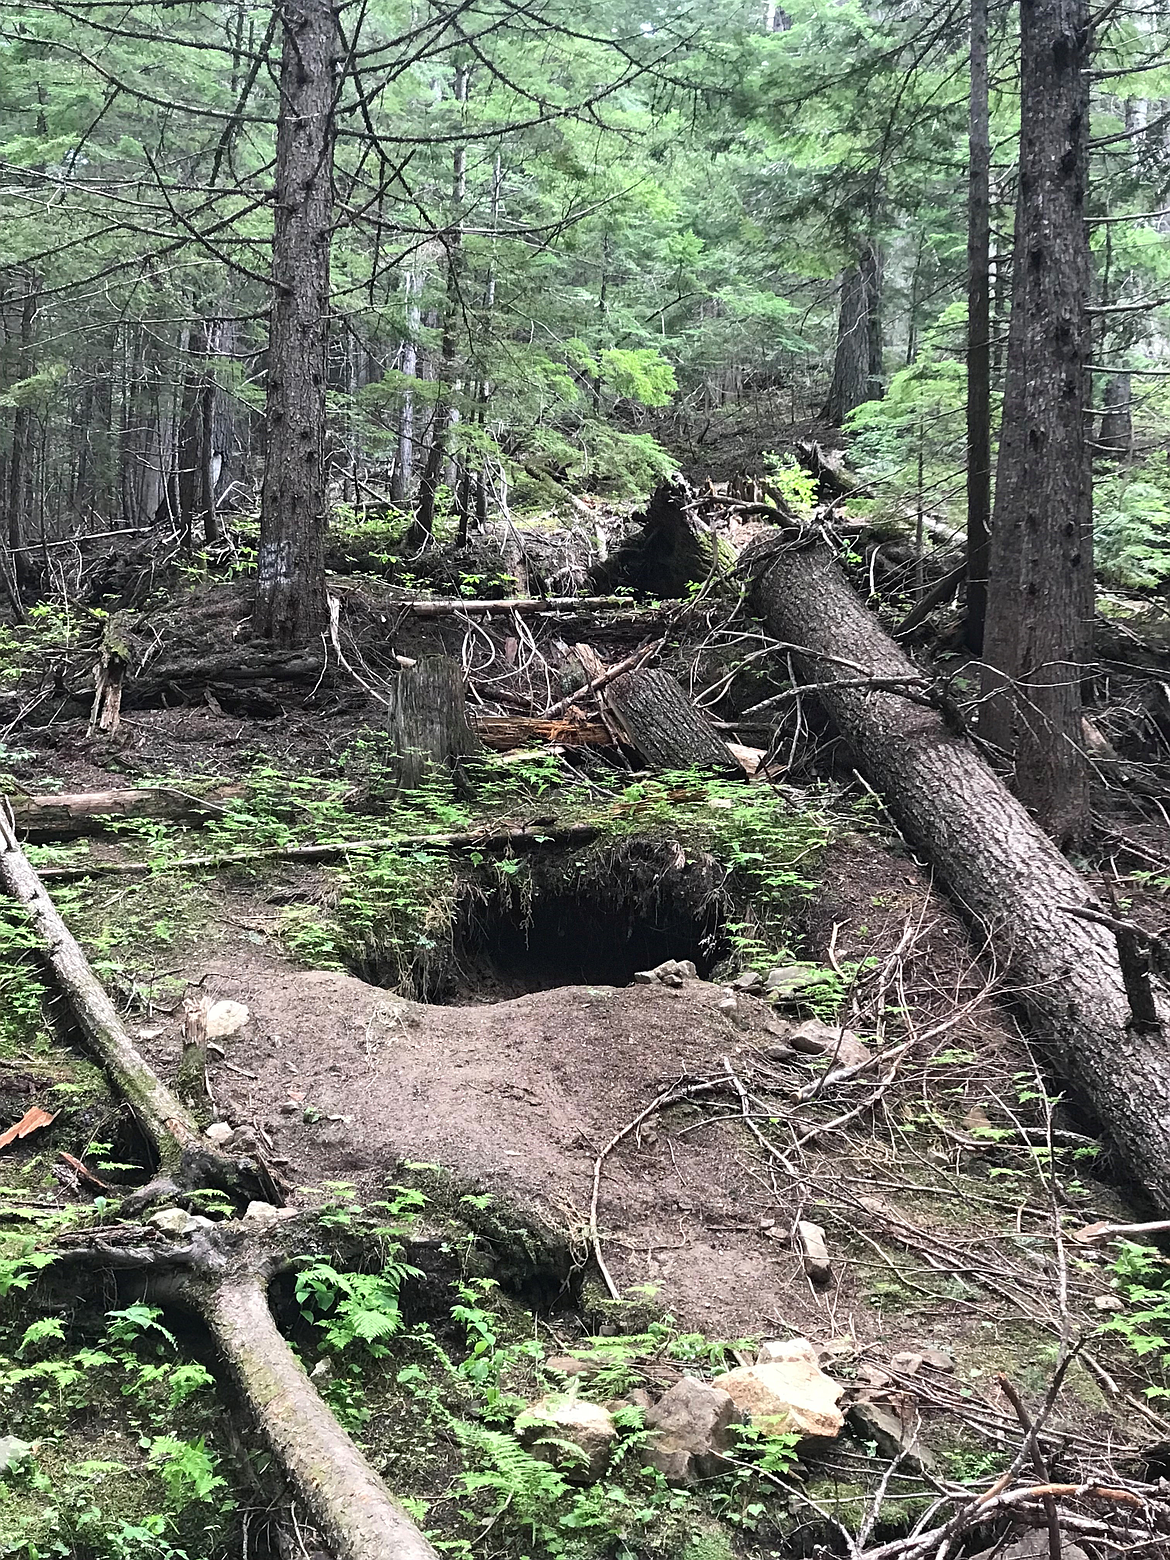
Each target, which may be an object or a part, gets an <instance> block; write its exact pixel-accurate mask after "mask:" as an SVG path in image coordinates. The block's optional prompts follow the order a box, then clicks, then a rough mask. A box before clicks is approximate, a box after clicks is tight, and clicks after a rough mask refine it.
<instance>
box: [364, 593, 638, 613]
mask: <svg viewBox="0 0 1170 1560" xmlns="http://www.w3.org/2000/svg"><path fill="white" fill-rule="evenodd" d="M392 606H393V608H394V610H395V611H398V612H409V613H411V614H412V616H414V617H424V618H425V617H446V616H448V615H449V614H451V613H456V612H466V613H468V614H470V615H471V616H473V617H477V616H481V615H482V614H483V613H485V612H567V611H573V612H604V611H607V610H609V609H610V608H616V607H626V608H628V607H630V606H631V602H630V598H629V597H628V596H514V597H511V596H509V597H504V598H502V599H501V600H500V601H462V600H460V598H459V597H457V596H455V597H450V598H446V597H444V598H439V597H432V598H420V599H419V600H417V601H396V602H394V603H392Z"/></svg>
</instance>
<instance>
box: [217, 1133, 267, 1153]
mask: <svg viewBox="0 0 1170 1560" xmlns="http://www.w3.org/2000/svg"><path fill="white" fill-rule="evenodd" d="M224 1146H225V1147H226V1148H228V1149H229V1150H230V1151H231V1152H232V1153H233V1154H256V1153H259V1151H260V1139H259V1138H258V1137H257V1136H256V1134H255V1133H254V1132H252V1131H250V1130H249V1129H248V1128H247V1127H237V1128H236V1130H235V1131H234V1132H233V1133H232V1135H231V1137H230V1138H228V1140H227V1143H226V1144H225V1145H224Z"/></svg>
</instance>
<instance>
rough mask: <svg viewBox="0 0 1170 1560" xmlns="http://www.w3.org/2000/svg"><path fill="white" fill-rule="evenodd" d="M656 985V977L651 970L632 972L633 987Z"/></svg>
mask: <svg viewBox="0 0 1170 1560" xmlns="http://www.w3.org/2000/svg"><path fill="white" fill-rule="evenodd" d="M657 984H658V976H657V975H655V973H654V971H653V970H635V971H634V985H635V986H656V985H657Z"/></svg>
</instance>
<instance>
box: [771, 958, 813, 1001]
mask: <svg viewBox="0 0 1170 1560" xmlns="http://www.w3.org/2000/svg"><path fill="white" fill-rule="evenodd" d="M822 973H823V972H822V971H821V970H819V969H817V967H816V965H814V964H782V965H778V966H777V967H776V968H775V969H774V970H769V971H768V973H767V975H766V976H765V978H764V989H765V991H772V992H775V993H776V994H777V995H778V996H780V997H788V996H791V995H792V994H793V993H794V992H797V991H800V990H801V989H802V988H803V987H805V986H811V985H812V984H813V982H814V981H817V980H820V979H821V977H822Z"/></svg>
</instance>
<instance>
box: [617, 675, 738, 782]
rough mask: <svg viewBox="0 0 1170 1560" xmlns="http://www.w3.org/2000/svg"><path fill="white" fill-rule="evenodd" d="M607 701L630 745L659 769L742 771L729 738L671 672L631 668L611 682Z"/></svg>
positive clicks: (735, 772)
mask: <svg viewBox="0 0 1170 1560" xmlns="http://www.w3.org/2000/svg"><path fill="white" fill-rule="evenodd" d="M605 701H606V704H607V705H608V707H609V709H610V711H611V713H612V714H613V717H614V719H615V720H616V721H617V723H618V725H619V726H620V727H621V728H622V730H623V731H624V733H625V735H626V737H627V738H628V740H629V743H630V746H631V747H633V748H636V749H637V751H638V752H639V753H640V754H641V755H642V757H643V758H644V759H645V760H646V762H647V763H648V764H650V765H651V766H652V767H653V768H655V769H714V770H717V771H719V772H721V773H727V774H737V773H739V772H740V770H739V765H738V764H737V763H736V761H735V759H734V758H733V757H732V756H731V754H730V752H729V751H728V748H727V744H726V742H724V741H723V739H722V738H721V737H720V735H719V733H718V732H717V731H716V730H715V727H714V726H713V725H712V724H711V722H710V720H709V719H708V717H707V716H706V715H704V714H703V712H702V711H701V710H699V709H697V708H696V707H695V705H694V704H692V703H691V701H690V699H688V698H687V696H686V694H685V693H684V692H683V691H682V689H681V688H680V687H679V685H678V683H677V682H676V681H675V679H674V678H673V677H672V676H671V675H670V674H669V672H664V671H661V670H658V669H651V670H642V671H637V672H626V673H625V674H624V675H623V676H621V677H618V678H616V679H615V680H614V681H613V682H612V683H610V685H609V688H608V690H607V691H606V695H605Z"/></svg>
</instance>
